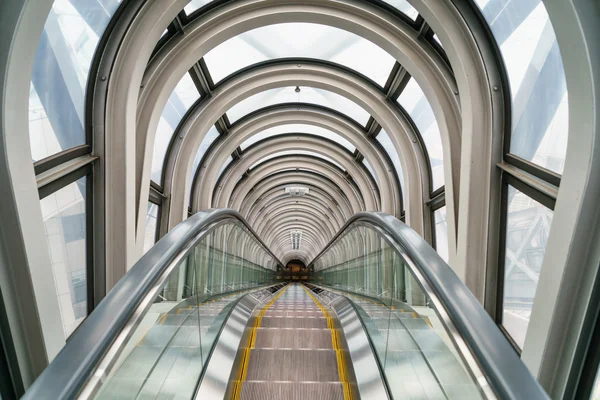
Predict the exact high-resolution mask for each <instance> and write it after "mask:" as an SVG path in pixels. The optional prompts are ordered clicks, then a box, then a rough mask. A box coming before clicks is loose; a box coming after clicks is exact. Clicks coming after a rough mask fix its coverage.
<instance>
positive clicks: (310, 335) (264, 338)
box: [254, 328, 332, 349]
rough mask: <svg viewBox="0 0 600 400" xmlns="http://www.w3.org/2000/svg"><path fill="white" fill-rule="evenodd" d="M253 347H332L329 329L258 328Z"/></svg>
mask: <svg viewBox="0 0 600 400" xmlns="http://www.w3.org/2000/svg"><path fill="white" fill-rule="evenodd" d="M254 347H255V348H263V349H265V348H267V349H332V343H331V331H330V330H329V329H298V328H283V329H282V328H259V329H257V331H256V343H255V345H254Z"/></svg>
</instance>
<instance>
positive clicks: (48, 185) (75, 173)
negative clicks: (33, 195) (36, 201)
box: [38, 157, 95, 200]
mask: <svg viewBox="0 0 600 400" xmlns="http://www.w3.org/2000/svg"><path fill="white" fill-rule="evenodd" d="M94 160H95V158H92V157H90V161H89V162H87V163H85V164H83V165H80V166H78V168H76V169H73V170H68V171H64V172H65V173H64V174H58V175H57V177H56V178H55V179H53V180H50V181H48V182H44V183H42V184H38V194H39V196H40V200H42V199H43V198H45V197H48V196H49V195H51V194H52V193H55V192H56V191H58V190H60V189H62V188H64V187H65V186H67V185H69V184H71V183H73V182H75V181H76V180H78V179H80V178H82V177H84V176H86V175H87V174H90V173H92V161H94Z"/></svg>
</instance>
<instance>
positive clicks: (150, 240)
mask: <svg viewBox="0 0 600 400" xmlns="http://www.w3.org/2000/svg"><path fill="white" fill-rule="evenodd" d="M158 208H159V206H158V205H157V204H154V203H150V202H148V212H147V213H146V230H145V234H144V254H145V253H146V252H147V251H148V250H150V248H151V247H152V246H154V243H156V233H157V229H158V225H157V221H158Z"/></svg>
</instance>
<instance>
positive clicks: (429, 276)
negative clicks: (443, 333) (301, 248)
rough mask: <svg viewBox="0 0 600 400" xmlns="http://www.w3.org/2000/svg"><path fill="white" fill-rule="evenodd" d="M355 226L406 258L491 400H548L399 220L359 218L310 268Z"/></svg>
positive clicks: (474, 303) (481, 312)
mask: <svg viewBox="0 0 600 400" xmlns="http://www.w3.org/2000/svg"><path fill="white" fill-rule="evenodd" d="M351 226H366V227H369V228H371V229H374V230H376V231H378V232H379V233H380V234H381V235H382V236H383V237H384V239H385V241H386V242H388V244H389V245H390V246H391V247H392V248H393V249H394V250H395V251H396V252H398V253H399V254H400V255H401V256H402V257H403V258H404V260H405V264H406V265H407V266H408V268H409V269H410V271H411V272H412V275H413V276H414V278H415V279H416V280H417V281H418V282H419V284H420V285H421V287H422V288H423V290H424V291H425V293H426V294H427V295H428V296H429V298H430V299H431V301H432V303H433V304H434V305H435V308H436V311H437V312H438V315H439V317H440V319H441V320H442V321H443V323H444V325H445V326H446V328H447V331H448V334H449V336H450V338H451V340H453V341H454V343H455V344H456V346H457V348H458V350H459V353H460V355H461V357H462V358H463V360H464V361H465V363H466V364H467V365H468V367H469V369H471V372H472V375H473V378H474V379H475V380H476V381H477V382H478V384H479V385H480V388H481V390H482V391H483V392H485V394H486V395H487V396H488V397H495V396H497V397H498V398H502V399H507V400H520V399H523V398H527V399H531V400H535V399H544V400H545V399H548V395H547V394H546V392H545V391H544V389H543V388H542V387H541V385H540V384H539V382H538V381H537V380H536V379H535V377H534V376H533V375H532V374H531V372H530V371H529V369H528V368H527V367H526V366H525V364H524V363H523V362H522V360H521V359H520V357H519V355H518V354H517V353H516V352H515V351H514V348H513V347H512V345H511V344H510V343H509V342H508V340H507V338H506V336H504V334H503V333H502V332H501V331H500V329H499V327H498V326H497V325H496V323H495V322H494V321H493V320H492V319H491V318H490V316H489V315H488V313H487V312H486V311H485V309H484V308H483V307H482V306H481V304H480V303H479V301H478V300H477V299H476V298H475V296H473V293H471V291H470V290H469V289H468V288H467V287H466V286H465V284H464V283H463V282H462V281H461V279H460V278H459V277H458V276H457V275H456V273H455V272H454V271H453V270H452V268H450V266H449V265H448V264H446V262H445V261H444V260H443V259H442V258H441V257H440V256H439V254H438V253H437V252H436V251H435V250H434V249H433V248H432V247H431V246H430V245H429V243H427V242H426V241H425V240H424V239H423V238H422V237H421V236H419V234H417V233H416V232H415V231H414V230H413V229H412V228H410V227H409V226H408V225H406V224H404V223H403V222H401V221H400V220H398V219H397V218H395V217H394V216H392V215H389V214H385V213H381V212H360V213H357V214H355V215H354V216H352V217H351V218H350V219H349V220H348V221H347V222H346V223H345V224H344V226H343V227H342V228H341V229H340V230H339V232H338V233H337V234H336V235H335V236H334V237H333V238H332V239H331V241H330V242H329V243H328V244H327V246H325V248H324V249H323V250H322V251H321V252H320V253H319V254H318V255H317V256H316V257H315V258H314V259H313V260H312V261H311V262H310V263H309V265H308V267H309V268H311V267H313V266H314V262H315V261H316V260H318V259H319V258H320V257H321V256H322V255H323V254H325V253H326V252H327V251H328V250H329V249H330V248H331V247H332V246H333V245H334V244H335V243H336V242H337V241H338V240H339V239H340V238H341V237H342V235H343V234H344V233H345V232H347V230H348V228H350V227H351ZM492 391H493V393H492Z"/></svg>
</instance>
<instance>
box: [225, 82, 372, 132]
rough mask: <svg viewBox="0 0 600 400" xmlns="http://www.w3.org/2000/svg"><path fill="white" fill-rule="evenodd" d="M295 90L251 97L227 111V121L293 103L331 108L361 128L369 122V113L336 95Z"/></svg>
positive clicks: (312, 89)
mask: <svg viewBox="0 0 600 400" xmlns="http://www.w3.org/2000/svg"><path fill="white" fill-rule="evenodd" d="M295 89H296V88H295V87H284V88H277V89H269V90H265V91H264V92H260V93H257V94H255V95H252V96H250V97H248V98H246V99H244V100H242V101H240V102H239V103H237V104H236V105H234V106H233V107H231V108H230V109H229V110H228V111H227V116H228V117H229V121H231V123H233V122H235V121H237V120H238V119H240V118H241V117H243V116H244V115H247V114H249V113H251V112H253V111H256V110H258V109H260V108H263V107H267V106H272V105H275V104H281V103H294V102H299V103H309V104H316V105H320V106H323V107H328V108H331V109H333V110H335V111H338V112H340V113H342V114H345V115H347V116H348V117H350V118H352V119H354V120H355V121H356V122H358V123H359V124H361V125H362V126H365V125H366V124H367V121H368V120H369V113H368V112H367V111H366V110H365V109H364V108H362V107H361V106H359V105H358V104H356V103H355V102H353V101H352V100H348V99H347V98H345V97H343V96H340V95H339V94H337V93H333V92H330V91H328V90H321V89H315V88H310V87H301V88H300V93H296V91H295Z"/></svg>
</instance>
